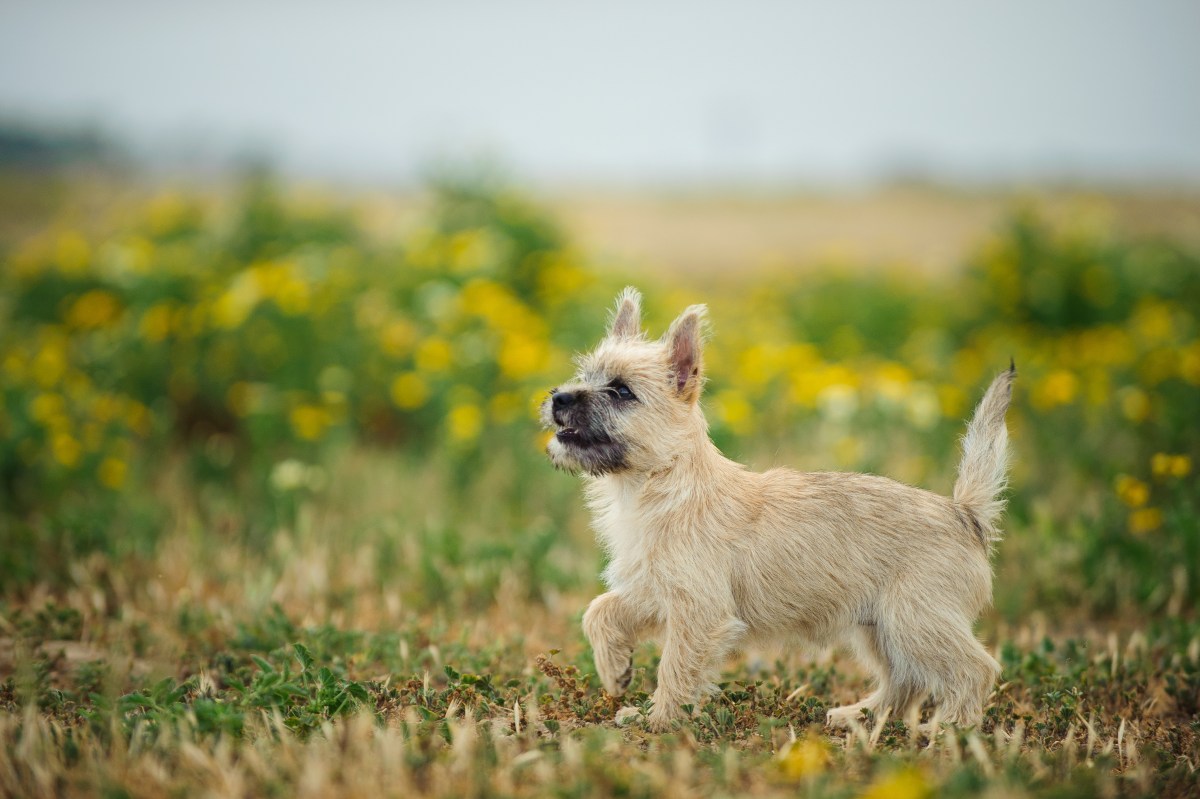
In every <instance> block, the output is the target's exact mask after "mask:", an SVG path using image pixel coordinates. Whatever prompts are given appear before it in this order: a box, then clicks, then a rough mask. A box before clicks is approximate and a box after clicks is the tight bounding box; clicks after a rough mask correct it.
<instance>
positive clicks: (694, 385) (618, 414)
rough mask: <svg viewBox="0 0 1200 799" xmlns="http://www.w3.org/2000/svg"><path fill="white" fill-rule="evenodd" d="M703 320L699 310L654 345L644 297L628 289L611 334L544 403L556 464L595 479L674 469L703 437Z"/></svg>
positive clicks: (684, 316) (544, 418)
mask: <svg viewBox="0 0 1200 799" xmlns="http://www.w3.org/2000/svg"><path fill="white" fill-rule="evenodd" d="M704 316H705V307H704V306H703V305H693V306H691V307H690V308H688V309H687V310H685V311H684V312H683V313H682V314H680V315H679V317H678V318H677V319H676V320H675V321H674V322H672V323H671V327H670V329H669V330H668V331H667V333H666V335H665V336H663V337H662V339H660V340H658V341H651V340H649V339H647V338H646V335H645V333H643V332H642V329H641V295H640V294H638V292H637V291H636V290H635V289H632V288H627V289H625V291H624V292H622V293H621V296H620V297H618V298H617V310H616V314H615V315H614V316H613V321H612V325H611V326H610V327H609V330H608V335H607V336H605V338H604V339H603V340H602V341H601V342H600V344H599V345H598V346H597V347H596V349H594V350H593V351H592V352H590V353H588V354H586V355H583V356H580V357H579V358H578V359H577V363H578V365H579V371H578V373H577V374H576V375H575V379H574V380H572V381H570V382H568V383H564V384H562V385H561V386H558V387H557V388H555V389H553V390H552V391H551V392H550V396H549V397H547V398H546V400H545V402H543V403H542V408H541V417H542V423H543V424H544V425H545V426H546V428H547V429H552V430H554V431H555V435H554V437H553V438H552V439H551V440H550V443H549V444H548V445H547V447H546V451H547V454H549V456H550V460H551V461H552V462H553V463H554V465H555V466H557V467H559V468H561V469H566V470H568V471H572V472H580V471H581V472H586V473H588V474H591V475H602V474H611V473H616V472H634V473H638V472H641V473H645V472H650V471H654V470H656V469H658V468H661V467H662V466H665V465H667V464H669V463H670V462H671V460H672V459H673V458H674V457H675V455H676V453H678V451H679V448H680V445H681V444H682V443H683V441H684V440H685V438H686V437H689V436H694V435H696V434H697V433H698V432H699V433H701V434H702V433H704V431H705V425H704V417H703V415H702V414H701V413H700V411H699V400H700V392H701V389H702V387H703V383H704V366H703V360H702V352H701V338H702V333H703V325H704Z"/></svg>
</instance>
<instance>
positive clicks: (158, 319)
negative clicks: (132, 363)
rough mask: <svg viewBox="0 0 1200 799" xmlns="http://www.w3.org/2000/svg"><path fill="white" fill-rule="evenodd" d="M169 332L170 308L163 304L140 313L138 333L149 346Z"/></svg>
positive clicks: (152, 306)
mask: <svg viewBox="0 0 1200 799" xmlns="http://www.w3.org/2000/svg"><path fill="white" fill-rule="evenodd" d="M170 332H171V306H170V305H169V304H167V303H165V302H160V303H158V304H157V305H151V306H150V307H149V308H147V309H146V310H145V312H143V313H142V318H141V321H140V322H138V333H139V334H141V337H142V338H143V339H145V340H146V341H149V342H150V343H151V344H157V343H158V342H160V341H162V340H163V339H165V338H166V337H167V335H168V334H169V333H170Z"/></svg>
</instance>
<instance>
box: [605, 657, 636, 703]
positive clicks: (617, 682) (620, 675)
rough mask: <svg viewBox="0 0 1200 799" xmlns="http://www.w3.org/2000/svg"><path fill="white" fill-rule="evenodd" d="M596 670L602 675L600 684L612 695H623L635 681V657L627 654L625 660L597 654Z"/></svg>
mask: <svg viewBox="0 0 1200 799" xmlns="http://www.w3.org/2000/svg"><path fill="white" fill-rule="evenodd" d="M596 672H597V674H599V675H600V684H601V685H602V686H604V690H605V691H608V693H609V694H610V695H611V696H621V695H622V694H623V693H625V691H626V689H628V688H629V683H631V682H633V659H632V658H631V657H628V656H626V657H625V658H624V660H621V659H619V658H615V657H607V658H606V657H601V656H600V655H599V654H597V656H596Z"/></svg>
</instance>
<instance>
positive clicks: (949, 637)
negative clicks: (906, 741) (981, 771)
mask: <svg viewBox="0 0 1200 799" xmlns="http://www.w3.org/2000/svg"><path fill="white" fill-rule="evenodd" d="M909 610H911V612H909V613H903V612H895V611H903V608H902V607H897V608H896V609H895V611H894V612H893V614H892V615H891V619H890V621H889V622H888V623H887V624H886V626H884V627H883V629H884V630H885V632H883V634H882V635H883V640H882V642H881V643H882V644H883V646H884V648H885V650H886V651H887V653H888V655H889V658H890V663H891V665H892V680H893V683H894V684H899V685H906V686H913V697H912V698H915V699H919V698H921V697H922V696H924V695H925V694H932V696H933V700H934V702H935V703H936V704H937V705H938V716H939V718H940V719H941V720H942V721H945V722H948V723H950V724H958V725H963V726H969V725H976V724H979V722H980V721H982V719H983V703H984V701H985V700H986V699H987V696H988V694H989V693H990V692H991V689H992V685H993V684H994V683H995V681H996V676H997V674H999V671H1000V664H998V663H997V662H996V661H995V659H994V658H993V657H992V656H991V655H989V654H988V653H987V650H985V649H984V648H983V645H982V644H980V643H979V641H978V639H976V638H975V636H974V634H973V633H972V632H971V625H970V623H969V622H968V621H967V620H966V619H964V618H963V617H962V616H961V615H959V614H957V613H953V612H946V613H943V614H938V615H930V613H929V608H928V606H927V603H926V605H925V606H924V607H912V608H910V609H909ZM909 698H910V697H907V696H903V695H898V696H896V697H894V698H893V699H892V702H893V704H894V705H895V712H897V713H902V712H903V711H902V710H900V708H899V704H900V703H901V702H902V701H904V700H907V699H909ZM905 710H907V708H905Z"/></svg>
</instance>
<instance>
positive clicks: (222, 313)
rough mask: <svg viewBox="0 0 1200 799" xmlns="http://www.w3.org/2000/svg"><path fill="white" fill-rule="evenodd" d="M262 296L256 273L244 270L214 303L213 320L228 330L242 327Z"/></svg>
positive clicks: (218, 325)
mask: <svg viewBox="0 0 1200 799" xmlns="http://www.w3.org/2000/svg"><path fill="white" fill-rule="evenodd" d="M260 296H261V295H260V293H259V287H258V282H257V281H256V275H255V273H254V272H253V271H252V270H251V271H246V272H242V273H241V274H239V275H238V276H237V277H235V278H234V279H233V282H232V283H230V285H229V288H228V289H226V290H225V291H224V293H222V294H221V296H220V297H218V298H217V301H216V302H215V303H213V306H212V316H213V321H214V322H215V323H216V325H217V327H221V328H225V329H226V330H232V329H234V328H236V327H240V326H241V324H242V322H245V321H246V317H248V316H249V315H250V312H251V311H253V310H254V307H255V306H256V305H258V301H259V298H260Z"/></svg>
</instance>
